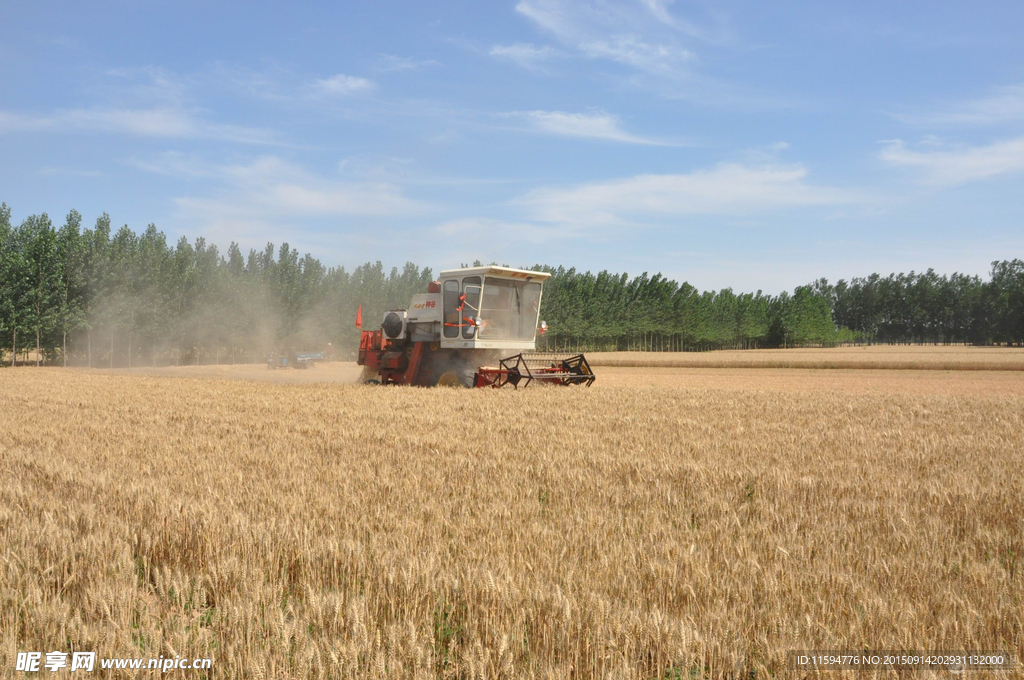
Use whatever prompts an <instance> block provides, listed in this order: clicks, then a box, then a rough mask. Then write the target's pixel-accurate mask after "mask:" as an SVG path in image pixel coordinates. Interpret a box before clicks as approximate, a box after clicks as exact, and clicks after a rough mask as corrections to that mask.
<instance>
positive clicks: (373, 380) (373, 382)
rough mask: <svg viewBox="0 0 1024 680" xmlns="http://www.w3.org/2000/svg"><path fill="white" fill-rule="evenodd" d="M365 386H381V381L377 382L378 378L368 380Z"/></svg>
mask: <svg viewBox="0 0 1024 680" xmlns="http://www.w3.org/2000/svg"><path fill="white" fill-rule="evenodd" d="M363 384H364V385H379V384H380V381H379V380H377V379H376V378H370V379H369V380H367V381H366V382H365V383H363Z"/></svg>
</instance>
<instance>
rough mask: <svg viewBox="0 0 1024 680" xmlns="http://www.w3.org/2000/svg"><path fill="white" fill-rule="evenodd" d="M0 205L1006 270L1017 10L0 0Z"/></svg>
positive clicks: (708, 276)
mask: <svg viewBox="0 0 1024 680" xmlns="http://www.w3.org/2000/svg"><path fill="white" fill-rule="evenodd" d="M3 5H4V6H3V21H2V22H0V87H2V89H0V91H2V92H3V96H2V98H0V158H2V159H3V162H2V163H0V200H2V201H6V202H7V203H8V205H10V206H11V207H12V208H13V211H14V217H15V219H21V218H23V217H25V216H26V215H27V214H29V213H36V212H42V211H46V212H49V213H50V215H51V217H53V218H54V220H55V221H62V219H63V216H64V215H65V214H66V213H67V211H68V210H69V209H71V208H75V209H77V210H79V211H80V212H81V213H82V214H83V215H84V217H85V220H86V221H87V222H88V223H90V224H91V223H92V221H94V220H95V218H96V216H97V215H98V214H99V213H101V212H103V211H107V212H109V213H110V215H111V218H112V219H113V221H114V223H115V224H116V225H121V224H129V225H130V226H131V227H132V228H134V229H136V230H141V229H143V228H145V226H146V224H148V223H150V222H154V223H156V225H157V226H158V227H159V228H161V229H163V230H164V231H165V232H167V234H168V235H169V236H170V237H171V238H172V239H176V238H177V237H179V236H181V235H185V236H188V237H190V238H193V237H195V236H199V235H203V236H206V237H207V238H208V239H209V240H212V241H213V242H215V243H217V244H219V245H220V246H221V247H222V248H224V247H226V246H227V244H228V243H229V242H230V241H232V240H234V241H237V242H239V243H240V244H241V245H242V247H243V249H246V250H247V249H248V248H258V249H260V248H262V247H263V246H264V245H265V244H266V242H267V241H272V242H274V243H276V244H280V243H281V242H282V241H287V242H289V243H290V244H291V245H292V246H294V247H297V248H298V249H300V250H301V251H303V252H306V251H309V252H312V253H313V254H314V255H316V256H318V257H320V259H321V260H323V261H324V262H325V263H328V264H341V265H345V266H348V267H351V266H353V265H356V264H359V263H361V262H364V261H367V260H377V259H380V260H382V261H383V262H384V263H385V265H387V266H392V265H399V266H400V265H401V264H402V263H404V262H405V261H406V260H412V261H414V262H416V263H417V264H420V265H424V266H430V267H432V268H434V269H435V270H438V269H442V268H447V267H451V266H458V265H459V264H460V263H461V262H466V261H470V260H473V259H481V260H485V261H491V260H496V261H499V262H505V263H508V264H512V265H530V264H534V263H549V264H558V263H562V264H566V265H568V266H576V267H579V268H582V269H591V270H599V269H611V270H613V271H627V272H629V273H631V274H638V273H640V272H642V271H650V272H655V271H661V272H663V273H665V274H666V275H669V276H671V277H673V278H676V279H678V280H684V279H685V280H688V281H690V282H691V283H693V284H694V285H696V286H698V287H700V288H716V289H717V288H723V287H727V286H731V287H733V288H734V289H737V290H755V289H759V288H760V289H763V290H765V291H767V292H778V291H779V290H782V289H788V288H792V287H793V286H795V285H798V284H801V283H805V282H808V281H810V280H812V279H814V278H817V277H819V276H826V277H828V278H830V279H832V280H835V279H838V278H849V277H851V276H856V275H863V274H868V273H870V272H873V271H879V272H882V273H889V272H891V271H901V270H902V271H909V270H911V269H915V270H918V271H920V270H922V269H924V268H927V267H929V266H933V267H935V268H936V269H937V270H939V271H941V272H952V271H954V270H956V271H965V272H969V273H977V274H985V273H986V272H987V270H988V263H989V262H990V261H991V260H994V259H1004V258H1012V257H1021V256H1024V247H1022V246H1024V229H1022V227H1024V221H1022V219H1021V216H1022V212H1024V190H1022V189H1024V183H1022V180H1024V40H1022V39H1021V36H1022V35H1024V4H1022V3H983V2H979V3H963V2H903V3H893V2H846V3H840V2H836V3H819V2H772V3H764V2H750V3H742V2H684V1H683V0H677V1H675V2H671V1H668V0H622V1H621V2H599V1H584V0H521V1H519V2H516V1H515V0H513V1H511V2H448V3H437V4H430V5H428V3H413V2H409V3H395V2H375V3H327V2H324V3H299V2H296V3H276V4H263V3H255V2H250V3H209V2H207V3H195V2H187V1H179V2H174V3H169V2H106V3H104V2H97V3H81V2H74V3H72V2H67V3H11V2H6V3H3Z"/></svg>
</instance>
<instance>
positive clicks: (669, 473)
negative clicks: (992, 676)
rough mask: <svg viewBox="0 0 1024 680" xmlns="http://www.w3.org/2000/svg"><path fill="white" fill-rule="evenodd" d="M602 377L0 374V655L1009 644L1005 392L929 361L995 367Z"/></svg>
mask: <svg viewBox="0 0 1024 680" xmlns="http://www.w3.org/2000/svg"><path fill="white" fill-rule="evenodd" d="M196 368H208V367H196ZM320 368H321V367H318V368H317V369H314V370H313V371H310V374H314V373H315V372H316V371H319V370H320ZM323 368H325V369H327V370H328V372H331V371H335V372H340V371H341V370H343V368H344V367H342V366H325V367H323ZM179 370H180V369H179ZM250 370H252V371H253V372H254V374H255V371H256V369H255V368H252V369H250ZM345 370H350V369H345ZM665 370H667V369H665ZM709 370H710V369H709ZM622 371H624V369H614V371H613V370H612V369H607V370H606V371H605V373H602V376H603V377H604V378H607V379H606V380H605V381H604V383H605V384H604V386H598V385H601V382H600V380H599V383H598V385H596V386H595V387H594V388H592V389H589V390H586V389H537V390H522V391H518V392H516V391H504V390H503V391H497V390H451V389H416V388H387V389H384V388H379V387H368V386H361V385H347V384H339V383H337V382H335V383H329V382H324V383H318V384H312V383H311V384H286V383H278V382H254V381H251V380H222V379H209V378H204V379H199V378H184V377H177V378H167V377H163V376H145V375H126V374H116V373H110V372H86V371H77V370H61V369H41V370H29V369H24V370H16V371H0V409H2V412H4V413H7V414H19V415H18V416H17V417H8V418H4V419H3V420H2V421H0V450H3V452H4V454H3V457H2V460H0V471H2V475H0V479H2V482H0V546H2V547H0V557H2V567H0V664H2V665H3V667H5V668H11V667H13V662H14V661H13V659H14V654H15V652H16V651H19V650H26V649H39V650H47V651H48V650H50V649H52V648H57V649H61V648H64V647H67V646H71V645H73V646H74V647H75V648H77V649H85V650H96V651H98V652H99V653H100V654H101V655H103V656H157V655H165V656H175V655H181V656H190V657H205V656H210V657H213V658H214V660H215V661H214V676H215V677H238V678H241V677H265V678H316V677H335V678H341V677H356V676H359V677H384V676H387V675H390V676H391V677H467V678H468V677H552V678H565V677H577V678H607V677H626V678H654V677H657V678H664V677H671V678H679V677H687V678H689V677H726V676H730V675H731V676H732V677H739V676H740V674H742V677H744V678H747V677H752V676H751V672H753V673H754V674H756V677H759V678H760V677H770V676H772V675H773V676H774V677H788V676H789V675H791V674H790V673H787V671H786V666H785V664H786V658H785V654H786V651H787V650H790V649H828V648H849V649H863V648H868V649H963V648H968V649H1010V650H1014V651H1016V652H1017V653H1018V654H1020V653H1021V652H1022V651H1024V621H1022V612H1024V599H1022V598H1024V595H1022V594H1024V562H1022V560H1024V531H1022V525H1021V518H1022V517H1024V480H1022V477H1021V475H1020V461H1021V460H1022V457H1024V442H1022V437H1021V432H1022V431H1024V396H1022V395H1021V394H1020V393H1019V392H1012V390H1009V389H1008V390H1007V391H1005V392H1002V393H999V394H998V395H995V396H993V395H992V394H986V392H985V391H984V390H974V391H968V390H963V389H959V388H956V387H955V385H957V384H959V385H960V387H961V388H962V387H963V385H964V384H965V383H949V382H948V381H949V380H961V379H964V378H970V377H972V376H973V377H974V378H975V379H977V380H981V381H990V380H992V379H993V378H992V377H993V376H998V375H1007V374H998V373H996V372H976V371H969V372H963V373H957V374H956V375H955V376H951V375H950V374H941V375H942V376H945V377H944V378H942V379H941V380H940V379H939V378H936V382H935V383H930V384H932V385H933V386H934V385H945V387H943V388H942V389H931V390H930V389H924V388H915V389H911V390H907V391H900V390H899V389H896V388H895V387H893V389H891V390H890V391H888V392H878V393H875V392H872V391H871V390H870V389H868V390H865V389H862V388H855V389H849V390H834V391H828V390H825V389H817V388H813V389H808V390H800V389H796V388H795V386H794V385H791V386H789V387H783V388H781V389H774V388H772V384H773V382H774V381H776V379H775V378H772V375H773V374H778V378H777V380H780V381H781V380H783V379H784V377H783V374H784V373H785V374H788V375H790V376H793V375H795V374H797V373H798V372H794V371H789V372H782V371H779V372H775V371H773V370H771V369H767V370H759V371H736V370H732V371H731V374H732V375H734V376H738V377H737V378H736V380H740V378H742V377H743V375H744V374H746V376H747V379H749V380H750V381H751V382H750V383H749V384H747V385H744V384H741V383H740V382H734V383H733V384H732V385H726V386H722V385H716V386H714V387H711V386H705V387H701V386H699V385H693V384H689V386H688V384H687V383H686V382H680V383H679V384H670V383H667V382H666V383H663V384H659V385H656V386H650V385H646V384H644V382H645V380H646V378H644V373H645V372H642V371H641V372H637V373H638V374H639V377H638V378H637V380H636V382H635V383H634V384H629V383H628V381H627V380H626V377H625V376H624V375H623V374H621V372H622ZM225 372H227V371H225ZM613 372H620V375H619V378H617V379H620V380H621V381H620V382H619V383H618V384H614V382H615V381H614V380H611V378H610V375H609V374H610V373H613ZM713 373H714V372H713V371H712V372H711V374H712V375H713ZM719 373H730V371H719ZM874 373H876V372H874V371H849V372H845V371H807V372H806V375H807V376H814V375H823V374H826V375H828V376H849V377H848V378H841V379H840V380H839V382H840V383H842V382H843V381H844V380H849V381H853V382H855V381H856V380H859V378H857V377H856V376H855V375H854V374H874ZM877 373H882V372H881V371H879V372H877ZM889 373H890V374H891V377H890V380H891V383H890V386H895V385H896V384H897V383H899V382H900V378H899V376H900V375H904V376H905V377H908V378H909V374H910V373H913V374H914V375H926V374H929V372H927V371H912V372H907V374H902V373H900V372H897V371H892V372H889ZM266 374H271V375H275V372H269V371H266V369H262V373H261V375H266ZM298 374H300V372H298V371H295V372H291V374H290V375H298ZM179 375H181V373H179ZM281 375H286V374H285V373H283V372H282V373H281ZM326 375H327V374H326V373H320V374H319V376H320V377H321V378H323V377H325V376H326ZM1008 375H1010V376H1011V377H1013V378H1017V379H1018V382H1019V377H1020V374H1017V373H1014V374H1008ZM765 377H767V378H768V379H767V380H766V379H765ZM304 379H305V378H304ZM809 379H811V378H809ZM680 380H681V381H683V380H685V378H680ZM793 380H797V381H799V376H798V377H797V378H793ZM813 380H817V378H813V379H812V381H813ZM879 380H881V378H879ZM943 381H945V382H943ZM713 382H714V380H713V379H712V383H713ZM853 382H850V384H851V385H852V384H853ZM879 384H881V383H879ZM1006 384H1010V382H1009V381H1007V382H1006ZM950 385H954V388H953V389H952V390H950V389H949V386H950ZM830 677H835V676H830Z"/></svg>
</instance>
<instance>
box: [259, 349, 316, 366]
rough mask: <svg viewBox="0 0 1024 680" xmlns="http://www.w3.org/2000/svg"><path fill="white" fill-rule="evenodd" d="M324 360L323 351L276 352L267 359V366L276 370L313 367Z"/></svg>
mask: <svg viewBox="0 0 1024 680" xmlns="http://www.w3.org/2000/svg"><path fill="white" fill-rule="evenodd" d="M323 360H324V353H323V352H303V353H296V352H284V353H283V354H279V353H278V352H274V353H273V354H271V355H270V358H269V359H267V368H269V369H270V370H275V369H278V368H300V369H305V368H313V367H314V366H316V362H318V361H323Z"/></svg>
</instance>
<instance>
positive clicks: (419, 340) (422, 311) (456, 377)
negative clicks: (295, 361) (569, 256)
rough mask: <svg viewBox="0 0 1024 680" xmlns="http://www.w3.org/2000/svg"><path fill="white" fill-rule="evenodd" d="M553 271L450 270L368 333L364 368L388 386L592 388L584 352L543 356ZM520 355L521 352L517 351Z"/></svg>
mask: <svg viewBox="0 0 1024 680" xmlns="http://www.w3.org/2000/svg"><path fill="white" fill-rule="evenodd" d="M550 277H551V275H550V274H547V273H545V272H534V271H526V270H523V269H510V268H508V267H471V268H468V269H447V270H445V271H442V272H441V278H440V280H438V281H434V282H433V283H431V284H430V285H429V287H428V288H427V292H426V293H422V294H419V295H415V296H413V299H412V303H411V304H410V305H409V309H407V310H406V309H397V310H392V311H389V312H385V314H384V319H383V321H382V323H381V326H380V329H379V330H362V306H360V307H359V312H358V313H357V314H356V327H357V328H359V329H360V330H361V331H362V333H361V337H360V340H359V359H358V363H359V365H360V366H365V367H367V370H368V371H373V372H374V373H376V374H377V375H378V376H379V377H378V378H370V379H368V380H366V382H367V383H374V384H377V383H379V384H384V385H421V386H432V385H451V386H458V385H462V386H465V387H504V386H505V385H511V386H512V387H514V388H519V387H526V386H527V385H529V384H531V383H534V382H536V383H540V384H549V385H587V386H589V385H591V384H592V383H593V382H594V373H593V372H592V371H591V370H590V365H589V364H588V363H587V360H586V357H584V356H583V355H582V354H557V353H536V352H534V350H535V349H536V339H537V335H538V333H544V332H545V331H546V330H547V324H546V323H545V322H543V321H540V322H539V325H538V319H539V318H540V299H541V293H542V289H543V286H544V281H545V280H547V279H548V278H550ZM512 352H516V353H515V354H512Z"/></svg>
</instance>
